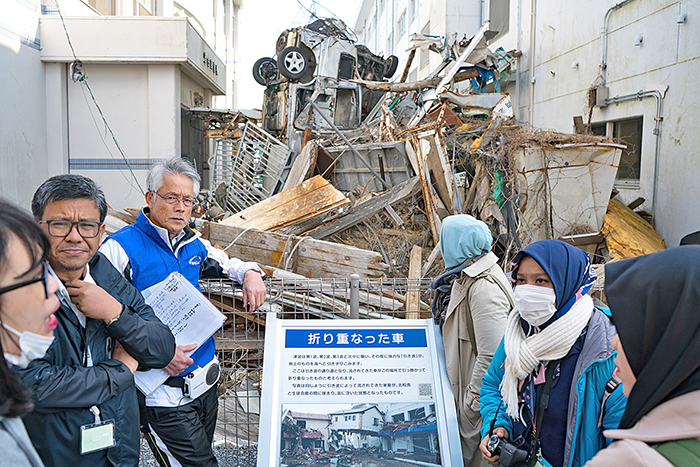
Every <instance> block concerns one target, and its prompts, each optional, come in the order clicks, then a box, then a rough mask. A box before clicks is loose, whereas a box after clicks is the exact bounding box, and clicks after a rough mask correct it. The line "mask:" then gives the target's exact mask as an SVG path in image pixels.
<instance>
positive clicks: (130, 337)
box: [19, 174, 175, 467]
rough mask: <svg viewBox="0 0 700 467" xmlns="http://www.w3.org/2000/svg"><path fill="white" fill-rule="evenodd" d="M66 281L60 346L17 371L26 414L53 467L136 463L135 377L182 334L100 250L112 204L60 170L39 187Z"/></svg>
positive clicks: (37, 200)
mask: <svg viewBox="0 0 700 467" xmlns="http://www.w3.org/2000/svg"><path fill="white" fill-rule="evenodd" d="M32 212H33V213H34V217H35V218H36V219H37V221H38V222H39V224H40V225H41V226H42V227H43V229H44V231H45V232H46V233H47V235H48V237H49V241H50V244H51V250H50V252H49V263H50V265H51V269H52V270H53V273H54V274H55V276H56V277H57V278H58V279H60V282H61V284H60V285H59V291H58V296H59V299H60V300H61V308H60V309H59V311H57V312H56V317H57V318H58V327H57V328H56V330H55V331H54V335H55V336H56V338H55V340H54V343H53V344H52V345H51V347H49V349H48V351H47V352H46V355H45V356H44V358H41V359H38V360H35V361H33V362H32V363H31V364H30V365H29V366H28V367H27V368H26V369H24V370H19V375H20V377H21V379H22V381H23V382H24V384H26V385H28V386H29V387H30V388H31V389H32V392H33V397H34V401H35V410H34V412H33V413H31V414H29V415H27V416H26V417H25V418H24V423H25V425H26V427H27V431H28V433H29V436H30V438H31V439H32V443H33V444H34V446H35V447H36V450H37V451H38V452H39V455H40V456H41V458H42V460H43V461H44V463H45V464H46V465H47V466H70V467H79V466H86V467H100V466H112V465H113V466H136V465H137V463H138V457H139V413H138V404H137V399H136V388H135V386H134V377H133V374H134V372H135V371H136V369H137V368H139V369H149V368H163V367H165V366H167V365H168V364H169V363H170V361H171V360H172V358H173V356H174V354H175V339H174V337H173V335H172V333H171V332H170V330H169V329H168V327H167V326H165V325H164V324H162V323H161V322H160V321H159V320H158V318H157V317H156V316H155V314H154V313H153V310H152V309H151V307H149V306H148V305H147V304H146V303H145V302H144V300H143V297H142V296H141V294H140V293H139V292H138V291H137V290H136V289H135V288H134V287H133V286H132V285H131V284H130V283H129V282H128V281H126V280H125V279H124V278H123V277H122V276H121V274H119V272H118V271H117V270H116V269H115V268H114V267H113V266H112V264H111V263H110V262H109V261H108V260H107V259H106V258H105V257H104V256H103V255H102V254H101V253H98V252H97V248H98V247H99V244H100V240H101V238H102V234H103V233H104V229H105V226H104V219H105V217H106V215H107V203H106V201H105V196H104V193H103V192H102V190H101V189H100V188H99V187H98V186H97V185H96V184H95V182H93V181H92V180H91V179H89V178H87V177H83V176H81V175H75V174H66V175H57V176H55V177H52V178H50V179H48V180H47V181H46V182H44V183H43V184H42V185H41V186H40V187H39V188H38V189H37V191H36V193H34V199H33V200H32Z"/></svg>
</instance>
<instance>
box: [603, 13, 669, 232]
mask: <svg viewBox="0 0 700 467" xmlns="http://www.w3.org/2000/svg"><path fill="white" fill-rule="evenodd" d="M630 1H631V0H630ZM643 97H653V98H654V99H656V117H655V118H654V120H655V121H656V125H655V126H654V135H656V147H655V148H654V188H653V195H654V197H653V198H652V202H651V215H652V220H653V221H654V224H656V200H657V198H658V191H657V190H658V185H659V152H660V151H661V122H663V120H664V117H663V99H664V96H663V94H661V92H659V91H657V90H655V89H654V90H651V91H638V92H636V93H634V94H626V95H624V96H615V97H611V98H609V99H606V100H605V104H607V105H610V104H618V103H620V102H626V101H631V100H635V99H642V98H643Z"/></svg>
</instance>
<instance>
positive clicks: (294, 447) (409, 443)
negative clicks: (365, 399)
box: [279, 401, 442, 467]
mask: <svg viewBox="0 0 700 467" xmlns="http://www.w3.org/2000/svg"><path fill="white" fill-rule="evenodd" d="M281 420H282V424H281V433H280V439H281V443H280V458H279V465H301V466H309V467H314V466H321V465H324V466H325V465H329V464H334V465H336V464H337V465H340V464H342V465H371V466H372V467H385V466H386V467H389V466H393V467H414V466H415V465H416V462H420V465H423V466H430V465H435V466H439V465H442V464H441V462H440V444H439V441H438V440H439V433H438V425H437V418H436V412H435V403H434V402H432V401H416V402H401V403H381V404H374V403H358V404H283V405H282V414H281Z"/></svg>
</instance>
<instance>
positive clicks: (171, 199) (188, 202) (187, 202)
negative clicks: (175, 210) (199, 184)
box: [154, 191, 194, 208]
mask: <svg viewBox="0 0 700 467" xmlns="http://www.w3.org/2000/svg"><path fill="white" fill-rule="evenodd" d="M154 193H155V194H157V195H158V196H160V197H161V198H163V201H165V202H166V203H168V204H178V203H182V205H183V206H185V207H186V208H190V207H192V204H193V203H194V198H190V197H189V196H185V197H184V198H180V197H178V196H174V195H167V196H163V195H161V194H160V193H158V192H157V191H154Z"/></svg>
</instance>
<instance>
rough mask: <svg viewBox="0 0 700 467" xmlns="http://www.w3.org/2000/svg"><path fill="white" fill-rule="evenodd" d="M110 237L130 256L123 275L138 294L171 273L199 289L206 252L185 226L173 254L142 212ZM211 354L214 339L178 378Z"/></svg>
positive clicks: (203, 362)
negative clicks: (180, 276)
mask: <svg viewBox="0 0 700 467" xmlns="http://www.w3.org/2000/svg"><path fill="white" fill-rule="evenodd" d="M109 238H111V239H113V240H115V241H116V242H117V243H119V244H120V245H121V247H122V248H124V251H125V252H126V254H127V255H128V256H129V265H130V270H129V271H127V274H125V275H126V277H127V279H129V280H131V283H132V285H133V286H134V287H136V288H137V289H138V290H139V292H141V291H143V290H145V289H147V288H149V287H151V286H153V285H155V284H157V283H159V282H161V281H163V280H165V278H167V277H168V275H170V273H172V272H174V271H178V272H179V273H180V274H182V275H183V276H185V278H186V279H187V280H188V281H189V282H190V283H191V284H192V285H193V286H195V287H196V288H197V290H200V288H199V272H200V269H201V267H202V264H204V260H205V259H206V258H207V249H206V247H205V246H204V244H203V243H202V242H201V241H200V240H199V234H196V233H195V232H194V231H192V229H190V228H189V227H185V236H184V237H183V238H182V239H181V240H180V242H179V244H178V245H177V246H176V248H175V251H173V249H172V248H170V245H168V244H167V243H166V242H165V240H163V238H162V237H161V236H160V235H159V233H158V231H157V230H156V228H155V226H154V225H153V224H152V223H151V221H150V220H149V219H148V218H147V217H146V216H145V215H144V213H143V210H142V211H141V212H140V213H139V215H138V217H137V218H136V223H135V224H133V225H128V226H126V227H123V228H122V229H119V230H118V231H117V232H115V233H113V234H112V235H111V236H110V237H109ZM214 353H215V344H214V338H213V337H210V338H209V339H207V340H206V341H205V342H204V343H203V344H202V345H201V346H200V347H199V348H198V349H197V350H195V352H194V353H193V354H192V355H191V356H190V358H192V360H194V363H193V364H192V365H190V366H189V367H187V369H185V371H183V372H182V373H180V374H179V375H178V376H183V375H186V374H188V373H191V372H192V371H193V370H195V369H196V368H197V367H203V366H204V365H206V364H207V363H209V362H210V361H211V360H212V359H213V358H214Z"/></svg>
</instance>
